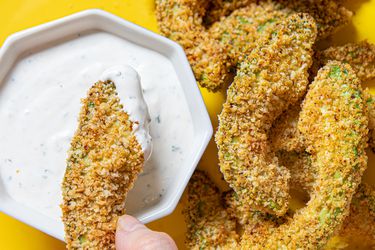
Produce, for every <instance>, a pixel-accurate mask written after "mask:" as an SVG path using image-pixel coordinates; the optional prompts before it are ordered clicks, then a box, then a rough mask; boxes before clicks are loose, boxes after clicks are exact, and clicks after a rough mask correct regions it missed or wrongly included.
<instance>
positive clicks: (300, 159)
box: [276, 151, 317, 193]
mask: <svg viewBox="0 0 375 250" xmlns="http://www.w3.org/2000/svg"><path fill="white" fill-rule="evenodd" d="M276 155H277V157H278V158H279V162H280V164H281V165H283V166H285V167H286V168H287V169H288V170H289V171H290V187H291V188H293V189H296V190H299V189H301V188H302V189H303V190H305V191H307V192H309V193H311V192H312V190H313V187H314V182H315V180H316V178H317V172H316V169H315V168H314V166H313V165H312V162H311V156H310V154H309V153H307V152H295V151H290V152H288V151H278V152H277V154H276Z"/></svg>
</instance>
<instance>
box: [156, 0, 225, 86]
mask: <svg viewBox="0 0 375 250" xmlns="http://www.w3.org/2000/svg"><path fill="white" fill-rule="evenodd" d="M207 4H208V1H200V0H156V17H157V21H158V24H159V28H160V31H161V33H162V34H163V35H165V36H166V37H168V38H170V39H172V40H174V41H176V42H178V43H179V44H180V45H181V46H182V47H183V48H184V50H185V52H186V55H187V57H188V59H189V62H190V64H191V66H192V68H193V71H194V74H195V78H196V79H197V81H198V82H199V84H200V85H201V86H202V87H205V88H207V89H209V90H211V91H217V90H219V89H220V88H221V87H222V86H223V84H224V83H225V82H226V81H227V79H229V78H230V68H229V66H228V65H227V61H228V58H227V55H226V54H227V53H226V48H225V47H223V46H222V45H221V44H220V43H219V42H218V41H216V40H215V39H212V37H211V35H210V34H209V33H208V32H207V31H206V29H205V27H204V26H203V25H202V16H203V15H204V14H205V10H206V8H207Z"/></svg>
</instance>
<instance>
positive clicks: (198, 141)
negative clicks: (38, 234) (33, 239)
mask: <svg viewBox="0 0 375 250" xmlns="http://www.w3.org/2000/svg"><path fill="white" fill-rule="evenodd" d="M88 31H104V32H107V33H110V34H114V35H116V36H118V37H121V38H123V39H126V40H128V41H130V42H132V43H135V44H137V45H140V46H143V47H145V48H148V49H151V50H153V51H156V52H158V53H160V54H162V55H164V56H165V57H166V58H168V59H169V60H170V62H171V63H172V64H173V67H174V70H175V72H176V74H177V76H178V79H179V82H178V83H176V84H180V85H181V88H182V90H183V92H184V97H185V99H186V102H187V104H188V107H189V110H190V115H191V118H192V122H193V128H194V140H193V141H194V145H191V148H190V151H191V152H190V154H189V159H188V160H187V161H186V162H185V163H186V164H184V166H181V167H180V169H179V170H178V173H177V175H175V176H174V181H173V182H172V183H171V185H169V187H168V188H167V190H166V191H165V195H164V198H163V199H161V200H160V201H159V202H158V203H156V204H154V205H153V206H152V207H149V208H148V209H143V210H142V209H141V208H140V210H139V211H138V212H137V213H135V216H137V217H138V219H140V220H141V221H142V222H143V223H148V222H151V221H153V220H156V219H159V218H161V217H163V216H166V215H168V214H170V213H171V212H172V211H173V210H174V209H175V207H176V205H177V203H178V201H179V199H180V197H181V195H182V193H183V191H184V189H185V187H186V185H187V183H188V181H189V179H190V177H191V175H192V173H193V171H194V169H195V168H196V166H197V164H198V161H199V160H200V158H201V156H202V154H203V152H204V150H205V148H206V147H207V144H208V142H209V140H210V138H211V137H212V133H213V129H212V125H211V122H210V119H209V116H208V113H207V110H206V107H205V105H204V102H203V100H202V97H201V94H200V91H199V89H198V87H197V85H196V81H195V78H194V75H193V73H192V71H191V68H190V65H189V63H188V61H187V58H186V56H185V53H184V51H183V49H182V48H181V47H180V46H179V45H178V44H177V43H175V42H173V41H171V40H169V39H167V38H165V37H162V36H160V35H158V34H155V33H153V32H151V31H148V30H146V29H144V28H141V27H139V26H137V25H135V24H133V23H130V22H128V21H125V20H123V19H121V18H119V17H117V16H114V15H112V14H110V13H107V12H105V11H101V10H87V11H82V12H79V13H77V14H73V15H71V16H67V17H64V18H62V19H58V20H56V21H52V22H49V23H46V24H43V25H40V26H36V27H34V28H31V29H28V30H24V31H21V32H18V33H15V34H13V35H11V36H10V37H9V38H8V39H7V40H6V41H5V43H4V45H3V47H2V48H1V50H0V85H2V84H3V83H4V80H5V79H6V77H7V75H8V73H9V72H10V71H11V70H12V68H13V67H14V66H15V65H16V63H17V61H18V60H19V59H20V58H22V57H23V56H24V55H25V54H27V53H28V51H30V50H43V48H45V47H48V46H51V45H54V44H59V43H61V42H62V41H64V40H67V39H71V38H72V37H74V36H75V35H77V34H79V33H82V32H88ZM0 91H1V88H0ZM182 132H183V131H181V133H182ZM0 167H1V166H0ZM136 185H140V183H136ZM129 202H131V201H129ZM0 211H1V212H4V213H6V214H8V215H10V216H12V217H15V218H17V219H18V220H20V221H22V222H24V223H26V224H29V225H31V226H33V227H35V228H37V229H39V230H41V231H43V232H45V233H47V234H49V235H51V236H54V237H56V238H58V239H61V240H63V238H64V232H63V224H62V222H61V219H60V218H51V217H48V216H45V215H44V214H42V213H40V212H38V211H36V210H33V209H30V208H28V207H26V206H24V205H23V204H21V203H18V202H17V201H15V200H13V199H12V198H11V197H10V196H9V195H8V194H7V192H6V190H5V189H4V188H3V185H2V183H1V179H0Z"/></svg>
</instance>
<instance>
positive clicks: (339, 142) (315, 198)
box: [241, 62, 368, 249]
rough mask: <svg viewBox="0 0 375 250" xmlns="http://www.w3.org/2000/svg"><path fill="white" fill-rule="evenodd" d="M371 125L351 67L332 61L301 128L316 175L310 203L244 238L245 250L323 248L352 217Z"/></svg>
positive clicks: (316, 86)
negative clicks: (273, 225) (276, 224)
mask: <svg viewBox="0 0 375 250" xmlns="http://www.w3.org/2000/svg"><path fill="white" fill-rule="evenodd" d="M367 123H368V121H367V111H366V105H365V102H364V100H363V99H362V92H361V88H360V81H359V79H358V78H357V77H356V75H355V73H354V72H353V70H352V69H351V68H350V66H349V65H343V64H340V63H338V62H331V63H329V64H328V65H327V66H325V67H324V68H322V69H321V70H320V71H319V73H318V76H317V77H316V79H315V80H314V82H313V83H312V84H311V85H310V90H309V91H308V93H307V96H306V99H305V100H304V103H303V107H302V112H301V116H300V122H299V125H298V126H299V129H300V130H301V132H302V133H303V134H304V136H305V138H306V140H307V142H308V145H309V147H308V150H309V152H310V153H311V154H312V164H313V167H315V168H316V171H317V178H316V181H315V185H314V190H313V192H312V194H311V199H310V201H309V202H308V203H307V206H306V207H304V208H302V209H301V210H299V211H298V212H297V213H296V214H295V215H294V216H293V219H292V220H290V221H288V222H287V223H285V224H283V225H281V226H280V227H278V228H276V229H273V228H271V229H269V230H268V232H267V233H265V234H264V235H263V237H262V238H260V237H257V238H255V239H254V238H253V237H251V235H250V237H247V236H246V235H244V237H243V238H242V241H241V247H242V248H243V249H298V248H303V249H317V248H320V247H323V246H324V245H325V244H326V243H327V241H328V239H329V238H330V237H331V236H332V235H334V234H335V233H336V232H337V231H338V230H339V229H340V226H341V224H342V222H343V221H344V219H345V218H346V216H347V215H348V213H349V204H350V202H351V199H352V197H353V195H354V193H355V191H356V189H357V186H358V184H359V183H360V181H361V176H362V174H363V172H364V170H365V168H366V164H367V156H366V154H365V147H366V137H367V132H368V129H367V125H368V124H367ZM315 187H316V188H315Z"/></svg>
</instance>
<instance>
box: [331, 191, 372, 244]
mask: <svg viewBox="0 0 375 250" xmlns="http://www.w3.org/2000/svg"><path fill="white" fill-rule="evenodd" d="M338 237H339V238H340V239H341V240H340V241H341V242H342V241H343V242H347V243H348V244H349V243H350V244H351V245H353V243H354V244H358V245H360V246H361V247H363V249H365V248H366V249H375V188H374V186H370V185H368V184H361V185H360V186H359V188H358V190H357V193H356V194H355V195H354V197H353V200H352V203H351V205H350V215H349V216H348V217H347V218H346V220H345V221H344V225H343V227H342V229H341V230H340V233H339V234H338Z"/></svg>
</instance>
